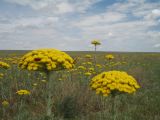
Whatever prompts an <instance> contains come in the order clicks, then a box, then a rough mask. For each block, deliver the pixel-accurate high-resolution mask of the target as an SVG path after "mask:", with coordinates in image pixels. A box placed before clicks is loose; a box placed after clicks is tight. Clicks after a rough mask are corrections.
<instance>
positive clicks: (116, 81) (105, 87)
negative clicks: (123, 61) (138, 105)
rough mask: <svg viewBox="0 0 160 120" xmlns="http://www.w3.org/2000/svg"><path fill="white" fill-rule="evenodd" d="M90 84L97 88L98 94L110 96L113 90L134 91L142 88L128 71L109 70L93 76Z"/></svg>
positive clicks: (94, 88)
mask: <svg viewBox="0 0 160 120" xmlns="http://www.w3.org/2000/svg"><path fill="white" fill-rule="evenodd" d="M90 86H91V88H92V89H93V90H96V94H102V95H103V96H108V95H109V94H110V93H112V92H113V91H117V92H122V93H134V92H135V91H136V89H138V88H140V86H139V85H138V83H137V81H136V80H135V79H134V78H133V77H132V76H130V75H128V74H127V73H126V72H121V71H109V72H102V73H101V74H99V75H97V76H95V77H93V78H92V80H91V82H90Z"/></svg>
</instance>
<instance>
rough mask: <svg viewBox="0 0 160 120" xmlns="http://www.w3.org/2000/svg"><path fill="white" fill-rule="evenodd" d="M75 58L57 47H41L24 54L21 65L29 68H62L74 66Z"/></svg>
mask: <svg viewBox="0 0 160 120" xmlns="http://www.w3.org/2000/svg"><path fill="white" fill-rule="evenodd" d="M73 62H74V60H73V59H72V58H71V57H70V56H69V55H68V54H66V53H65V52H62V51H59V50H56V49H39V50H34V51H32V52H29V53H28V54H26V55H24V56H23V57H22V58H21V60H20V62H19V67H20V68H22V69H28V70H39V71H41V70H47V71H51V70H60V69H70V68H72V67H73Z"/></svg>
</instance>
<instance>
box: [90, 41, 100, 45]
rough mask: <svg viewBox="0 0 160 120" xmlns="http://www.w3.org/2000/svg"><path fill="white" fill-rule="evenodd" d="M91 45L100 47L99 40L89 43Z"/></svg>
mask: <svg viewBox="0 0 160 120" xmlns="http://www.w3.org/2000/svg"><path fill="white" fill-rule="evenodd" d="M91 44H93V45H101V43H100V41H99V40H93V41H91Z"/></svg>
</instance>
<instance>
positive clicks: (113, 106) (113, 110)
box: [112, 95, 116, 120]
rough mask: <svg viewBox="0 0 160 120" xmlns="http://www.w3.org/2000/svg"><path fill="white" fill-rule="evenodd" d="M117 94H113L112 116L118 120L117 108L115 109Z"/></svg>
mask: <svg viewBox="0 0 160 120" xmlns="http://www.w3.org/2000/svg"><path fill="white" fill-rule="evenodd" d="M115 98H116V96H115V95H112V118H113V120H116V110H115Z"/></svg>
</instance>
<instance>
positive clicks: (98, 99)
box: [0, 51, 160, 120]
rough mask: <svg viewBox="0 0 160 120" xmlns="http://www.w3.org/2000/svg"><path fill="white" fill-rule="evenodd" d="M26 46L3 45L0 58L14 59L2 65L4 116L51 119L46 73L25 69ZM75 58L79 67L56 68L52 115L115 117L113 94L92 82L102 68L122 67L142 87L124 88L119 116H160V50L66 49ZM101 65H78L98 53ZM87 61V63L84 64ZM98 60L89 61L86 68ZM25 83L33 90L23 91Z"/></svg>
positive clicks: (61, 118)
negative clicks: (14, 48) (21, 66)
mask: <svg viewBox="0 0 160 120" xmlns="http://www.w3.org/2000/svg"><path fill="white" fill-rule="evenodd" d="M26 52H27V51H0V61H5V62H7V63H9V64H10V65H11V68H10V69H8V70H2V69H0V73H3V74H4V76H3V77H2V78H0V103H2V102H3V101H4V100H6V101H8V103H9V105H6V106H4V105H2V104H0V119H1V120H47V118H46V117H45V114H46V102H45V101H46V98H47V96H46V90H47V86H46V84H47V81H45V80H46V76H45V74H44V73H42V72H30V71H27V70H20V69H19V68H18V66H17V62H18V59H19V57H21V56H22V55H24V53H26ZM67 53H68V54H69V55H70V56H72V57H73V58H75V61H76V62H75V69H73V70H70V71H68V70H63V71H56V72H54V73H53V75H52V81H53V82H52V90H51V93H52V96H53V97H52V103H53V107H52V113H54V116H52V118H51V119H53V120H65V119H66V120H68V119H71V120H112V119H113V118H112V117H113V116H112V111H111V107H112V106H111V103H112V99H111V97H110V96H108V97H103V96H99V95H96V94H95V91H92V90H91V89H90V87H89V81H90V80H91V78H92V77H93V76H95V75H96V74H98V73H101V72H102V71H110V70H119V71H126V72H127V73H128V74H130V75H132V76H133V77H134V78H135V79H136V80H137V81H138V83H139V84H140V86H141V88H140V89H138V90H137V92H136V93H134V94H133V95H130V94H129V95H127V94H121V95H118V96H116V98H115V116H116V120H160V53H114V52H113V53H108V52H97V53H96V54H95V53H94V52H67ZM86 54H90V55H92V56H94V55H95V58H96V64H100V66H101V67H98V66H97V67H96V68H95V71H94V73H93V74H92V75H91V76H86V75H85V72H86V71H81V70H78V69H77V68H78V66H81V65H84V63H87V62H91V63H93V62H94V59H87V58H85V55H86ZM106 54H112V55H114V57H115V58H114V59H113V60H112V61H110V62H109V61H107V60H105V57H104V56H105V55H106ZM85 65H86V64H85ZM90 67H93V65H86V68H90ZM20 89H26V90H29V91H30V92H31V94H30V95H28V96H18V95H17V94H16V91H18V90H20Z"/></svg>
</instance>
